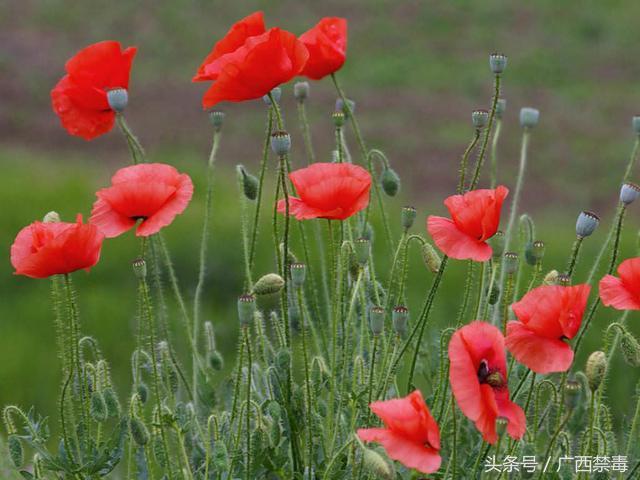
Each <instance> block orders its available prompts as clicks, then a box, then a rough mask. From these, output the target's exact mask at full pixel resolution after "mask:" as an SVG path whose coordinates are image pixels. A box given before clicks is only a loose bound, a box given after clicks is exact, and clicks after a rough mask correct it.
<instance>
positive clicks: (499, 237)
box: [487, 230, 504, 258]
mask: <svg viewBox="0 0 640 480" xmlns="http://www.w3.org/2000/svg"><path fill="white" fill-rule="evenodd" d="M487 243H488V244H489V246H490V247H491V249H492V250H493V258H500V257H501V256H502V254H503V253H504V232H502V230H498V231H497V232H496V234H495V235H494V236H493V237H491V238H490V239H489V240H487Z"/></svg>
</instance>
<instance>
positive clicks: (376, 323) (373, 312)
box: [369, 305, 384, 335]
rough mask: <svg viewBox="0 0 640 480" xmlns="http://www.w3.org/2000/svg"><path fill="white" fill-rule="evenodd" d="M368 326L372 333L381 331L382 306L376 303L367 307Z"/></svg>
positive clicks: (382, 326)
mask: <svg viewBox="0 0 640 480" xmlns="http://www.w3.org/2000/svg"><path fill="white" fill-rule="evenodd" d="M369 327H370V328H371V333H373V334H374V335H380V334H381V333H382V330H383V329H384V308H382V307H379V306H377V305H376V306H373V307H371V308H370V309H369Z"/></svg>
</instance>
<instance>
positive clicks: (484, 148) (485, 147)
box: [469, 73, 501, 190]
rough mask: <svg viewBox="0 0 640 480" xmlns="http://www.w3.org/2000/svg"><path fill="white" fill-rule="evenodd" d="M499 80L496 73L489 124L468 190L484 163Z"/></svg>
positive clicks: (494, 111)
mask: <svg viewBox="0 0 640 480" xmlns="http://www.w3.org/2000/svg"><path fill="white" fill-rule="evenodd" d="M500 78H501V77H500V74H499V73H497V74H496V75H495V80H494V82H493V86H494V92H493V100H492V102H491V112H490V113H489V122H488V123H487V129H486V131H485V134H484V139H483V141H482V146H481V147H480V152H479V153H478V160H477V162H476V169H475V172H474V174H473V179H472V180H471V184H470V185H469V190H473V189H475V188H476V187H477V186H478V181H479V180H480V171H481V170H482V164H483V162H484V156H485V153H486V151H487V145H488V143H489V137H490V136H491V130H492V129H493V120H494V118H495V116H496V106H497V105H498V98H500Z"/></svg>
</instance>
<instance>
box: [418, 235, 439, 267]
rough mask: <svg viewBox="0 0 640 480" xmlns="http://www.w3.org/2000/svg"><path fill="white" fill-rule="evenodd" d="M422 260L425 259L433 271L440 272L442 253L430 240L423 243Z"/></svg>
mask: <svg viewBox="0 0 640 480" xmlns="http://www.w3.org/2000/svg"><path fill="white" fill-rule="evenodd" d="M421 251H422V260H424V263H425V265H426V266H427V268H428V269H429V270H431V273H438V270H440V264H441V263H442V260H441V259H440V255H438V252H436V249H435V248H433V246H432V245H431V244H430V243H429V242H425V243H424V244H423V245H422V250H421Z"/></svg>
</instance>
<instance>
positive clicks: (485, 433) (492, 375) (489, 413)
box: [449, 321, 526, 443]
mask: <svg viewBox="0 0 640 480" xmlns="http://www.w3.org/2000/svg"><path fill="white" fill-rule="evenodd" d="M449 361H450V362H451V367H450V369H449V381H450V382H451V390H452V391H453V395H454V397H455V398H456V401H457V403H458V406H459V407H460V410H462V413H464V414H465V415H466V416H467V417H468V418H469V419H470V420H472V421H473V422H475V424H476V428H477V429H478V430H479V431H480V432H481V433H482V438H484V440H485V441H487V442H489V443H495V442H496V440H497V438H498V436H497V433H496V419H497V418H498V417H504V418H506V419H507V420H508V422H509V423H508V425H507V432H508V433H509V435H511V437H513V438H515V439H519V438H521V437H522V435H524V431H525V429H526V419H525V416H524V412H523V411H522V409H521V408H520V407H519V406H518V405H516V404H515V403H514V402H512V401H511V400H509V389H508V387H507V368H506V356H505V351H504V337H503V336H502V333H501V332H500V330H498V329H497V328H496V327H494V326H493V325H490V324H488V323H485V322H480V321H475V322H472V323H470V324H469V325H466V326H464V327H462V328H461V329H459V330H458V331H456V332H455V333H454V334H453V336H452V337H451V341H450V342H449Z"/></svg>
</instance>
